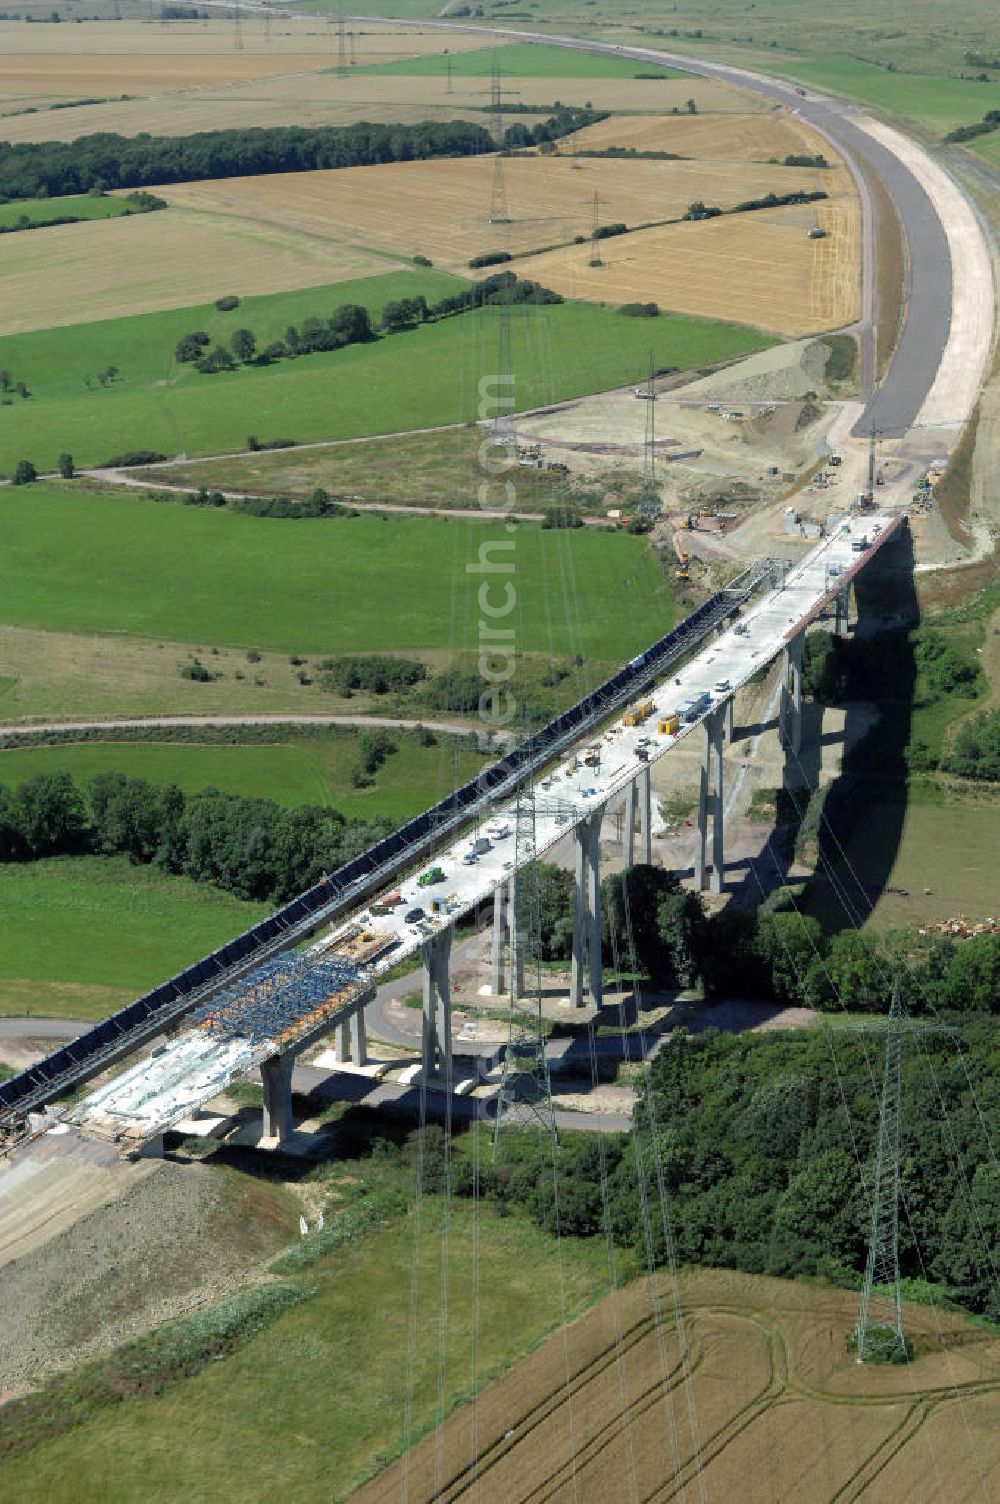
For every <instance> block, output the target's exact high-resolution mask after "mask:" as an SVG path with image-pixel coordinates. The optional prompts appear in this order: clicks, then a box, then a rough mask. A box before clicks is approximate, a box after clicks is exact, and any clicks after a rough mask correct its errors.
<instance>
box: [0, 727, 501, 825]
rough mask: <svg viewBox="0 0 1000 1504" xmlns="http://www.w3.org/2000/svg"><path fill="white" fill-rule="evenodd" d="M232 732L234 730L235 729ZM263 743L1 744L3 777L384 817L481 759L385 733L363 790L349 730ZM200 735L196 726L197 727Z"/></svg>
mask: <svg viewBox="0 0 1000 1504" xmlns="http://www.w3.org/2000/svg"><path fill="white" fill-rule="evenodd" d="M232 734H233V735H234V737H235V736H236V735H238V732H237V731H236V730H235V729H234V731H233V733H232ZM262 734H263V735H267V736H269V737H270V738H271V740H269V741H266V742H265V741H261V742H256V741H255V742H243V741H241V742H234V743H230V744H228V745H227V744H226V743H224V742H221V741H215V742H212V743H207V742H198V741H145V742H144V741H110V742H103V741H86V742H62V743H60V744H58V745H55V746H35V747H18V748H13V749H8V750H6V751H0V785H6V786H8V787H12V786H16V785H18V784H21V783H24V782H25V781H26V780H27V779H29V778H34V777H36V776H37V775H38V774H39V773H55V772H66V773H69V774H70V775H71V776H72V777H73V779H74V780H75V781H76V782H77V783H78V784H82V783H86V782H87V780H88V779H90V778H95V777H96V776H97V775H98V774H99V773H108V772H113V773H123V774H125V775H126V777H128V778H145V779H146V780H147V782H149V783H153V784H160V785H162V784H176V785H177V787H178V788H180V789H181V790H182V792H183V793H185V794H194V793H197V792H198V791H199V790H200V789H204V788H214V789H218V790H219V791H220V792H221V793H224V794H240V795H242V797H244V798H246V799H273V800H274V801H275V802H276V803H278V804H281V805H284V806H285V807H286V808H288V809H293V808H295V806H296V805H299V804H320V805H329V806H332V807H333V808H335V809H339V810H340V811H341V812H342V813H343V814H344V815H346V816H348V818H350V819H354V818H358V819H374V818H376V817H377V816H384V817H385V818H386V819H390V820H392V821H394V822H402V821H403V820H405V819H408V818H409V817H410V816H411V815H415V814H418V813H419V812H420V811H421V810H424V809H427V807H428V806H429V805H431V804H433V803H434V802H435V801H436V800H437V799H440V798H442V797H443V795H444V794H445V793H446V792H447V791H448V790H449V789H450V788H453V787H454V785H455V783H456V782H459V781H463V780H465V779H467V778H472V777H473V776H474V775H475V774H476V773H477V772H478V771H479V769H480V768H481V767H482V766H483V759H482V757H480V756H479V755H478V754H477V753H475V752H473V751H471V750H469V749H468V748H467V747H466V748H463V747H462V745H461V742H460V741H459V740H458V739H453V738H445V739H442V740H440V741H438V742H437V743H436V744H435V745H433V746H421V745H420V744H419V738H418V736H417V735H416V734H415V733H413V732H407V731H399V732H396V731H392V732H390V733H389V735H390V739H391V741H392V743H393V745H394V746H395V747H396V748H397V750H396V751H395V752H394V753H391V754H390V755H389V756H387V758H386V760H385V762H384V763H383V764H382V765H381V767H380V768H378V769H377V771H376V772H375V773H374V774H373V775H372V783H371V787H369V788H361V789H359V788H357V787H356V786H355V783H354V781H353V777H352V774H353V772H354V770H355V768H356V767H357V765H358V759H359V748H358V735H359V733H357V732H354V731H348V730H344V731H337V730H331V731H327V730H325V729H324V730H323V731H322V732H321V733H318V734H311V735H310V734H307V733H300V734H299V735H296V733H295V730H294V728H292V727H288V728H285V730H284V731H281V730H276V731H273V732H263V731H262ZM195 735H197V733H195Z"/></svg>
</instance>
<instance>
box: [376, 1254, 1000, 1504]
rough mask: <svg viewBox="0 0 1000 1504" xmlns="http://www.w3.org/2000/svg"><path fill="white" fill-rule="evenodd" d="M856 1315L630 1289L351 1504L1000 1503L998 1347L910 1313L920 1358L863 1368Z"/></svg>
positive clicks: (791, 1295)
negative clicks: (623, 1501)
mask: <svg viewBox="0 0 1000 1504" xmlns="http://www.w3.org/2000/svg"><path fill="white" fill-rule="evenodd" d="M675 1292H676V1294H677V1295H678V1296H679V1302H680V1308H681V1310H682V1313H683V1314H682V1318H681V1322H680V1323H677V1322H675V1320H674V1295H675ZM855 1304H856V1297H855V1296H854V1295H852V1294H850V1293H848V1292H844V1291H834V1290H822V1289H817V1288H815V1287H813V1288H810V1287H807V1286H803V1285H795V1284H789V1283H785V1282H783V1281H780V1280H772V1279H765V1278H761V1277H755V1276H752V1275H740V1274H735V1273H730V1272H727V1271H723V1270H691V1271H687V1270H686V1271H684V1273H683V1274H682V1275H681V1276H680V1277H679V1279H678V1280H677V1282H676V1286H675V1285H674V1283H673V1281H671V1280H670V1279H669V1277H667V1276H666V1275H661V1276H659V1277H658V1279H657V1280H656V1282H655V1284H653V1283H651V1282H650V1281H646V1280H644V1281H642V1282H639V1283H637V1284H635V1285H631V1286H629V1287H628V1288H627V1289H625V1290H624V1291H620V1292H618V1293H617V1295H615V1296H609V1297H607V1298H606V1299H604V1300H603V1301H602V1302H601V1303H600V1304H599V1305H597V1306H596V1307H594V1309H593V1310H592V1311H590V1312H588V1314H587V1315H585V1316H583V1317H581V1318H580V1319H579V1320H578V1321H576V1322H574V1323H573V1324H572V1325H571V1326H569V1327H568V1328H567V1329H566V1330H565V1332H564V1333H562V1332H561V1333H558V1334H557V1335H556V1336H554V1337H552V1338H550V1339H549V1341H548V1342H547V1343H546V1344H545V1345H544V1346H543V1347H541V1348H540V1349H539V1350H538V1351H537V1352H535V1353H533V1354H531V1356H530V1357H528V1358H526V1359H524V1360H523V1361H522V1362H521V1363H519V1364H518V1365H517V1366H516V1367H515V1368H513V1369H512V1370H511V1371H510V1372H509V1373H507V1374H506V1375H504V1377H503V1378H501V1379H498V1380H496V1381H495V1382H494V1383H493V1384H491V1385H490V1386H489V1387H488V1388H487V1389H485V1390H484V1391H483V1392H482V1393H481V1394H480V1395H479V1397H478V1398H477V1400H476V1401H474V1402H473V1403H469V1404H466V1405H464V1406H463V1407H462V1408H461V1409H460V1410H458V1411H457V1412H456V1413H455V1414H454V1415H453V1416H452V1417H451V1418H450V1419H449V1420H447V1421H446V1422H445V1424H444V1425H443V1426H442V1427H441V1428H440V1429H439V1430H438V1431H437V1432H435V1433H432V1434H431V1435H429V1436H427V1437H425V1439H424V1440H423V1441H421V1442H420V1443H419V1444H418V1445H417V1446H416V1447H414V1448H413V1449H411V1451H410V1452H409V1454H408V1455H407V1456H406V1457H405V1459H402V1460H401V1461H400V1462H397V1463H395V1464H394V1465H393V1466H392V1467H390V1468H387V1469H385V1470H384V1471H383V1472H382V1473H381V1474H380V1475H379V1476H378V1477H377V1478H376V1479H374V1480H373V1481H372V1482H371V1483H369V1484H368V1485H367V1486H366V1487H364V1488H362V1489H361V1490H360V1491H359V1492H358V1493H357V1494H355V1495H353V1496H352V1498H353V1504H395V1501H396V1500H397V1499H399V1498H400V1497H401V1496H403V1494H405V1497H406V1498H407V1499H408V1500H409V1504H422V1501H430V1500H431V1499H432V1498H433V1499H435V1500H442V1501H454V1500H458V1499H464V1498H468V1499H470V1500H471V1499H474V1498H475V1499H478V1500H479V1501H481V1504H518V1501H525V1504H526V1501H528V1500H529V1499H530V1500H532V1501H534V1500H538V1499H541V1498H544V1499H546V1500H551V1501H558V1504H569V1501H570V1500H574V1501H575V1504H609V1501H612V1500H617V1499H619V1498H623V1497H632V1498H640V1499H643V1500H646V1501H650V1504H653V1501H655V1504H662V1501H666V1500H670V1499H688V1498H690V1499H694V1498H701V1499H703V1500H707V1501H709V1504H733V1501H739V1504H820V1501H823V1504H826V1501H828V1500H832V1499H833V1498H834V1497H836V1498H837V1499H845V1500H846V1499H851V1500H861V1499H864V1500H867V1501H870V1504H897V1501H898V1504H912V1501H914V1500H920V1501H923V1500H925V1499H926V1500H927V1501H928V1504H930V1500H931V1499H934V1500H940V1499H947V1500H948V1504H952V1501H964V1500H966V1499H968V1500H970V1501H971V1500H973V1499H980V1498H984V1499H985V1498H988V1497H990V1496H994V1497H995V1496H996V1491H997V1488H998V1486H1000V1430H998V1428H997V1427H996V1425H995V1423H994V1422H995V1419H996V1416H997V1404H998V1400H1000V1378H998V1375H997V1367H996V1365H997V1360H998V1358H1000V1343H998V1340H997V1338H996V1335H995V1334H993V1333H990V1332H988V1331H982V1330H979V1329H977V1328H975V1327H973V1326H972V1325H971V1324H970V1323H966V1322H964V1321H962V1320H961V1319H959V1318H957V1317H953V1316H949V1315H942V1314H941V1313H939V1312H935V1311H930V1310H927V1309H926V1308H921V1307H913V1308H908V1309H907V1320H908V1328H909V1331H910V1334H911V1338H912V1339H913V1340H914V1342H915V1345H916V1349H917V1355H916V1357H915V1358H914V1361H913V1362H912V1363H911V1364H910V1365H908V1366H905V1367H901V1368H873V1367H870V1366H869V1367H864V1368H859V1367H858V1365H857V1364H856V1363H855V1361H854V1359H853V1357H852V1355H851V1354H849V1353H848V1351H847V1348H846V1337H847V1334H848V1333H849V1331H850V1329H851V1327H852V1325H853V1321H854V1314H855ZM951 1347H954V1348H957V1349H958V1350H957V1351H949V1348H951ZM803 1352H804V1353H805V1354H806V1356H807V1361H806V1363H805V1364H803V1365H800V1362H799V1354H800V1353H803ZM928 1417H929V1418H928ZM937 1459H939V1460H937ZM404 1469H405V1488H404V1486H403V1485H404ZM935 1477H936V1482H937V1484H940V1483H941V1481H942V1477H943V1478H944V1479H945V1480H946V1481H947V1487H945V1488H944V1489H942V1488H940V1487H939V1486H936V1483H935ZM624 1480H628V1483H627V1487H626V1485H625V1483H624Z"/></svg>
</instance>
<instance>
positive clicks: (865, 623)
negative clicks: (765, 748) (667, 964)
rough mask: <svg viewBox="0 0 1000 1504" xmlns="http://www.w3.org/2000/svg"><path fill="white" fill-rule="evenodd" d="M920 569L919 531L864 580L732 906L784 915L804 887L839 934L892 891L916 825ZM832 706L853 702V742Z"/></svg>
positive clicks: (811, 909) (807, 704)
mask: <svg viewBox="0 0 1000 1504" xmlns="http://www.w3.org/2000/svg"><path fill="white" fill-rule="evenodd" d="M913 563H914V558H913V543H912V538H911V535H910V531H909V528H902V529H901V530H900V531H899V532H898V533H897V535H896V538H895V539H893V540H892V541H891V542H890V543H888V544H887V545H886V546H885V547H884V548H883V549H882V550H881V551H880V552H879V553H878V554H876V556H875V558H874V559H873V560H872V562H871V563H870V564H869V565H868V566H867V567H866V568H865V569H864V570H862V571H861V573H860V574H859V575H858V577H857V581H856V584H855V599H856V606H857V618H856V621H855V623H854V625H853V627H852V628H851V631H850V633H849V636H848V639H847V641H846V643H845V645H844V646H843V647H842V648H836V647H835V648H834V653H833V657H832V659H831V662H830V671H829V674H828V675H827V676H826V677H827V679H828V681H829V682H827V683H826V684H825V685H824V684H820V685H818V686H817V688H818V690H819V692H820V694H821V695H822V696H823V698H822V699H821V698H820V697H819V695H817V698H814V699H811V700H806V701H804V703H803V706H802V746H801V750H800V751H799V752H798V753H794V752H792V751H790V750H789V751H786V754H785V763H784V769H783V783H784V787H783V788H782V789H781V790H780V792H779V793H778V796H777V818H776V821H775V825H774V828H773V830H772V832H771V834H770V836H769V838H768V840H767V842H766V843H765V845H764V846H763V847H762V849H761V851H760V853H759V855H757V856H756V857H753V858H750V859H748V860H747V861H745V862H742V863H735V864H733V867H732V868H730V869H729V880H728V882H727V891H728V893H729V901H730V903H731V904H732V905H734V906H739V907H756V906H757V905H759V904H760V903H761V902H762V901H764V899H765V898H768V897H771V898H772V902H774V903H777V906H778V907H781V906H782V905H781V900H780V898H779V897H776V895H777V894H778V893H779V891H780V890H781V889H783V888H792V887H793V888H794V890H795V902H796V904H797V905H798V906H799V907H800V908H801V909H802V910H803V911H804V912H807V913H810V914H813V915H815V917H816V918H818V919H819V920H820V922H821V924H822V925H823V928H824V929H825V930H826V931H827V932H828V933H835V932H836V931H838V930H841V929H844V928H846V927H849V926H860V925H863V924H864V923H865V922H866V921H867V920H868V919H869V918H870V916H871V913H872V911H873V909H874V908H875V905H876V904H877V903H878V901H879V898H880V897H881V896H882V894H883V893H884V892H885V890H886V887H887V885H888V883H889V879H890V877H891V874H892V871H893V868H894V866H895V863H896V859H897V856H898V853H899V847H900V843H901V840H902V835H903V827H904V825H905V822H906V810H907V777H908V767H907V758H906V754H907V747H908V745H909V741H910V732H911V725H912V718H913V707H914V696H915V691H916V679H917V670H916V662H915V657H914V649H913V644H912V643H911V641H910V633H911V632H912V631H913V629H914V628H915V627H917V626H918V625H919V621H920V611H919V606H918V604H917V596H916V589H915V585H914V576H913ZM824 700H825V701H826V703H829V704H835V703H845V702H846V703H845V709H846V719H845V724H844V729H843V732H831V731H826V732H824V731H823V729H822V723H823V718H824V709H825V705H824ZM873 704H874V705H875V707H876V708H877V716H876V718H875V720H874V722H873V721H872V705H873ZM771 724H772V725H773V723H771ZM752 734H754V732H753V729H752V728H750V729H748V728H745V727H741V728H738V730H737V733H736V735H737V737H746V736H748V735H752ZM838 742H841V743H842V745H843V748H844V751H843V757H842V763H841V768H840V771H839V772H838V774H837V776H836V777H835V778H834V779H832V780H831V781H829V782H826V783H824V782H822V780H821V773H822V767H821V763H822V752H823V749H824V748H829V747H831V746H833V745H835V744H836V743H838ZM797 864H798V870H796V867H797ZM736 873H739V874H740V875H739V876H738V877H737V878H736V881H735V882H734V881H733V877H734V876H735V874H736Z"/></svg>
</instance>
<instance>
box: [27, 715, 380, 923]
mask: <svg viewBox="0 0 1000 1504" xmlns="http://www.w3.org/2000/svg"><path fill="white" fill-rule="evenodd" d="M372 735H373V736H374V737H375V739H376V743H377V745H373V746H372V747H369V746H367V745H365V746H363V747H360V748H359V750H360V752H361V757H362V767H363V768H366V769H367V768H368V767H369V766H370V765H371V764H372V762H373V759H374V765H375V766H376V767H377V766H378V765H379V759H381V760H384V758H385V756H387V755H388V754H389V744H387V743H386V742H385V741H382V740H379V733H372ZM393 750H394V749H393ZM390 828H391V825H390V822H386V821H381V820H375V821H365V820H347V819H345V817H344V816H343V815H342V814H340V813H339V812H338V811H337V810H334V809H326V808H320V807H317V806H312V805H303V806H300V807H298V808H296V809H283V808H282V807H281V806H280V805H278V804H274V803H272V802H271V801H270V800H268V799H243V798H240V797H239V796H237V795H235V794H221V793H219V792H218V791H217V790H215V789H204V790H202V792H201V793H199V794H193V795H185V794H183V793H182V792H181V790H180V789H179V788H176V787H174V786H173V785H167V786H165V787H157V786H155V785H153V784H150V783H147V782H146V780H145V779H143V778H127V777H125V775H124V774H122V773H101V774H99V775H98V777H96V778H94V779H92V780H91V781H90V782H89V783H88V784H87V785H86V788H85V789H81V788H80V787H78V786H77V784H76V783H75V782H74V780H73V779H72V778H71V777H70V775H69V774H68V773H43V774H39V775H38V776H37V777H35V778H31V779H29V780H28V781H27V782H26V783H23V784H21V785H20V786H19V787H18V788H16V789H7V788H3V787H0V861H5V862H18V861H30V860H33V859H36V858H40V857H50V856H61V855H80V854H83V853H88V852H89V853H97V854H98V855H109V856H110V855H122V856H127V857H128V858H129V860H130V861H132V862H135V863H146V864H152V865H154V866H156V867H159V868H160V869H161V870H162V871H164V872H170V873H183V874H184V875H185V876H187V877H191V878H193V879H194V880H195V881H196V882H208V883H213V884H214V885H215V886H216V887H218V888H222V889H224V890H225V891H226V892H227V893H233V894H235V895H236V897H237V898H245V899H257V900H266V901H268V902H274V903H279V902H282V901H283V900H285V899H287V898H291V897H293V896H294V895H295V894H296V893H299V892H301V891H302V890H303V889H304V888H307V887H309V886H310V884H312V883H315V882H318V880H319V878H320V876H321V875H322V874H323V873H324V872H332V871H333V870H334V869H335V868H336V867H339V866H340V865H342V863H344V862H346V861H349V860H350V858H351V857H353V856H356V855H357V854H358V853H359V852H361V851H364V850H365V849H366V848H367V847H368V846H370V845H371V844H372V842H374V841H376V840H378V839H379V838H380V837H381V836H383V835H386V834H387V833H388V831H389V829H390Z"/></svg>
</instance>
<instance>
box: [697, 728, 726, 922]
mask: <svg viewBox="0 0 1000 1504" xmlns="http://www.w3.org/2000/svg"><path fill="white" fill-rule="evenodd" d="M704 726H705V745H704V747H703V748H702V754H701V778H700V781H699V784H698V844H697V846H696V847H695V857H694V884H695V887H696V888H697V889H698V890H699V892H704V891H705V890H706V888H709V887H711V891H712V892H713V893H721V892H722V888H723V882H724V875H725V847H724V837H725V829H724V819H723V816H724V812H725V802H724V789H723V765H722V748H723V745H724V741H725V733H726V707H725V706H724V705H720V706H719V707H718V709H717V710H715V711H713V713H712V714H711V715H710V716H706V718H705V721H704ZM709 819H711V822H712V873H711V880H709V876H708V849H709V842H708V822H709Z"/></svg>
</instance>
